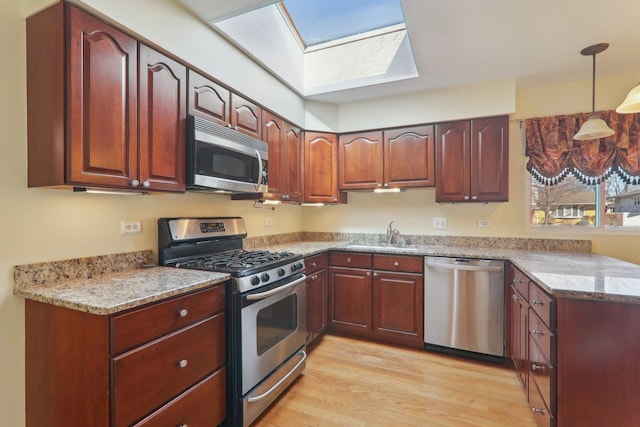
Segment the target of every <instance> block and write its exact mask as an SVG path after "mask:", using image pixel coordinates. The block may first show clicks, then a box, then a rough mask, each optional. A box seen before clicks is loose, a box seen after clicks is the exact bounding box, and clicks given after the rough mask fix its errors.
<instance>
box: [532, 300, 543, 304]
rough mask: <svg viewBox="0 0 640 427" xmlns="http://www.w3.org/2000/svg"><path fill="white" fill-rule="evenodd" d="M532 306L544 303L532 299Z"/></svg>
mask: <svg viewBox="0 0 640 427" xmlns="http://www.w3.org/2000/svg"><path fill="white" fill-rule="evenodd" d="M532 304H533V305H544V301H541V300H537V299H534V300H533V301H532Z"/></svg>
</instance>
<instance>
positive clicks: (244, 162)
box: [196, 141, 266, 183]
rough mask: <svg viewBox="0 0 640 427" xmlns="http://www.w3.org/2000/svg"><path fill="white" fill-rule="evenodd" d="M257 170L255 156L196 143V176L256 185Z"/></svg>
mask: <svg viewBox="0 0 640 427" xmlns="http://www.w3.org/2000/svg"><path fill="white" fill-rule="evenodd" d="M265 163H266V162H265ZM258 170H259V167H258V158H257V157H255V156H251V155H249V154H244V153H239V152H237V151H233V150H229V149H228V148H225V147H220V146H217V145H212V144H207V143H204V142H199V141H196V173H197V174H198V175H206V176H212V177H216V178H224V179H228V180H232V181H241V182H248V183H256V182H258Z"/></svg>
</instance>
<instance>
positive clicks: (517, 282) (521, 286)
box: [511, 265, 529, 301]
mask: <svg viewBox="0 0 640 427" xmlns="http://www.w3.org/2000/svg"><path fill="white" fill-rule="evenodd" d="M511 272H512V275H513V279H512V282H511V284H512V285H513V287H514V288H516V290H517V291H518V292H519V293H520V295H522V296H523V297H524V299H525V300H526V301H529V278H528V277H527V275H526V274H524V273H523V272H522V271H520V270H519V269H518V268H517V267H515V266H514V265H511Z"/></svg>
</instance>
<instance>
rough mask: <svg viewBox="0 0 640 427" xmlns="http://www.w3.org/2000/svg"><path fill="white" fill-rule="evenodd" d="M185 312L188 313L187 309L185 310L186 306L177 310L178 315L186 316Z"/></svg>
mask: <svg viewBox="0 0 640 427" xmlns="http://www.w3.org/2000/svg"><path fill="white" fill-rule="evenodd" d="M187 314H189V310H187V309H186V308H183V309H182V310H180V311H179V312H178V316H180V317H187Z"/></svg>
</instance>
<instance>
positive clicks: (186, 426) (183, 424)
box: [178, 423, 189, 427]
mask: <svg viewBox="0 0 640 427" xmlns="http://www.w3.org/2000/svg"><path fill="white" fill-rule="evenodd" d="M178 427H189V426H188V425H186V424H185V423H182V424H178Z"/></svg>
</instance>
